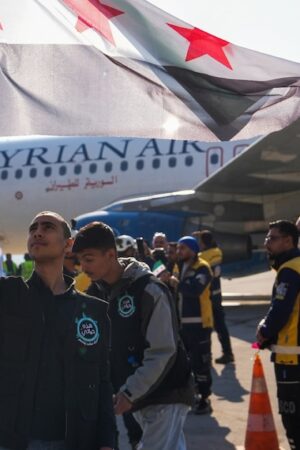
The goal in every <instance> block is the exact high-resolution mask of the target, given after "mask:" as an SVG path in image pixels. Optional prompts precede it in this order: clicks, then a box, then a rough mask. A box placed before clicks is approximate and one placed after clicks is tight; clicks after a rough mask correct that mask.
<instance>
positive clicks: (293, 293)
mask: <svg viewBox="0 0 300 450" xmlns="http://www.w3.org/2000/svg"><path fill="white" fill-rule="evenodd" d="M297 246H298V230H297V227H296V225H294V224H293V223H292V222H289V221H287V220H278V221H276V222H272V223H270V225H269V231H268V234H267V236H266V239H265V247H266V249H267V252H268V254H269V257H270V260H271V261H272V266H273V268H274V269H275V270H276V271H277V275H276V279H275V283H274V286H273V291H272V303H271V306H270V309H269V311H268V312H267V315H266V317H265V318H264V319H263V320H262V321H261V322H260V324H259V326H258V329H257V341H258V343H259V345H260V346H261V347H262V348H265V347H268V348H269V349H270V350H271V351H272V354H271V360H272V361H273V362H274V367H275V376H276V383H277V397H278V403H279V413H280V414H281V418H282V422H283V425H284V427H285V430H286V434H287V438H288V440H289V444H290V447H291V449H292V450H299V449H300V427H299V424H300V250H299V249H298V248H297Z"/></svg>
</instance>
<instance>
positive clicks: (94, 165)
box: [90, 163, 97, 173]
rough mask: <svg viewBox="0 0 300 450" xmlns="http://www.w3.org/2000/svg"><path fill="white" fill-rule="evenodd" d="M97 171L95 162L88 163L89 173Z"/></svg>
mask: <svg viewBox="0 0 300 450" xmlns="http://www.w3.org/2000/svg"><path fill="white" fill-rule="evenodd" d="M96 172H97V164H95V163H92V164H90V173H96Z"/></svg>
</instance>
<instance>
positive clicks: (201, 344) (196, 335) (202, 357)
mask: <svg viewBox="0 0 300 450" xmlns="http://www.w3.org/2000/svg"><path fill="white" fill-rule="evenodd" d="M181 335H182V339H183V343H184V345H185V348H186V350H187V353H188V356H189V358H190V361H191V366H192V371H193V373H194V377H195V383H196V388H197V391H198V393H199V394H200V395H201V396H202V397H203V398H207V397H208V396H209V395H210V394H211V385H212V376H211V329H210V328H203V327H202V325H201V324H183V326H182V330H181Z"/></svg>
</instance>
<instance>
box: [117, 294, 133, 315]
mask: <svg viewBox="0 0 300 450" xmlns="http://www.w3.org/2000/svg"><path fill="white" fill-rule="evenodd" d="M118 312H119V314H120V316H122V317H130V316H132V314H133V313H134V312H135V304H134V299H133V297H132V296H131V295H128V294H125V295H123V296H122V297H120V298H119V300H118Z"/></svg>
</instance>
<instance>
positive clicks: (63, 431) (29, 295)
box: [0, 211, 115, 450]
mask: <svg viewBox="0 0 300 450" xmlns="http://www.w3.org/2000/svg"><path fill="white" fill-rule="evenodd" d="M70 236H71V230H70V227H69V225H68V224H67V222H66V221H65V220H64V219H63V218H62V217H61V216H60V215H58V214H56V213H53V212H49V211H46V212H42V213H39V214H38V215H37V216H36V217H35V218H34V219H33V221H32V223H31V225H30V227H29V235H28V251H29V253H30V255H31V257H32V258H33V260H34V262H35V271H34V273H33V275H32V276H31V278H30V279H29V280H28V282H25V281H24V280H23V278H22V277H8V278H1V279H0V449H1V450H3V449H5V450H6V449H11V450H111V449H112V448H113V446H114V437H115V419H114V414H113V405H112V389H111V384H110V381H109V366H108V335H109V322H108V319H107V316H106V306H107V305H106V303H105V302H102V301H100V300H98V299H95V298H93V297H90V296H87V295H84V294H80V293H78V292H77V291H76V290H75V289H74V282H73V280H72V278H69V277H67V276H66V277H64V276H63V260H64V255H65V253H66V252H68V251H70V245H71V244H72V240H71V239H70Z"/></svg>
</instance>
